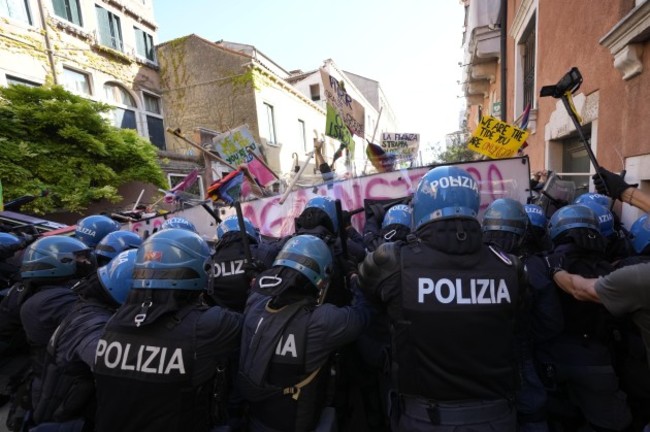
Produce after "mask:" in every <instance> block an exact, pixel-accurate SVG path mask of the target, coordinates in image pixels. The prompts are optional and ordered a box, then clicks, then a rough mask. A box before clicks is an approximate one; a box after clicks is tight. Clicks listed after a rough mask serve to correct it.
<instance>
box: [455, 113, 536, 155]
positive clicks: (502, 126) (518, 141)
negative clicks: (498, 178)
mask: <svg viewBox="0 0 650 432" xmlns="http://www.w3.org/2000/svg"><path fill="white" fill-rule="evenodd" d="M526 138H528V131H526V130H524V129H519V128H517V127H515V126H512V125H510V124H508V123H506V122H502V121H501V120H498V119H496V118H494V117H491V116H483V118H482V119H481V122H480V123H479V125H478V127H477V128H476V130H475V131H474V133H473V134H472V136H471V137H470V139H469V142H468V143H467V146H468V147H469V149H470V150H473V151H475V152H477V153H480V154H482V155H485V156H487V157H489V158H492V159H501V158H508V157H512V156H514V155H515V154H516V153H517V150H519V147H521V145H522V144H523V143H524V142H525V141H526Z"/></svg>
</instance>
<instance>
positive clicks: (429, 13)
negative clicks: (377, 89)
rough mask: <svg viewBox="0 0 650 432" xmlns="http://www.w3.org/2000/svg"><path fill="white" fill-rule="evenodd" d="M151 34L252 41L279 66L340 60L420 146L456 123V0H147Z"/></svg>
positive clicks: (440, 138) (459, 103)
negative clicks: (366, 81)
mask: <svg viewBox="0 0 650 432" xmlns="http://www.w3.org/2000/svg"><path fill="white" fill-rule="evenodd" d="M154 13H155V18H156V23H157V24H158V43H162V42H165V41H168V40H170V39H175V38H178V37H182V36H186V35H189V34H191V33H195V34H197V35H198V36H201V37H203V38H205V39H208V40H212V41H217V40H221V39H223V40H225V41H229V42H237V43H244V44H249V45H253V46H255V47H256V48H257V49H258V50H259V51H261V52H262V53H264V54H265V55H266V56H268V57H270V58H271V59H273V61H275V62H276V63H277V64H279V65H280V66H282V67H283V68H284V69H285V70H294V69H302V70H303V71H309V70H314V69H317V68H318V67H320V66H321V65H322V64H323V61H324V60H326V59H329V58H331V59H332V60H334V63H335V64H336V65H338V66H339V68H341V69H343V70H346V71H349V72H353V73H355V74H357V75H361V76H364V77H367V78H370V79H374V80H376V81H378V82H379V85H380V86H381V88H382V89H383V91H384V94H385V95H386V98H387V99H388V103H389V104H390V106H391V108H392V109H393V112H394V113H395V116H396V117H397V121H398V125H399V129H400V130H398V131H392V132H399V133H419V134H420V148H421V149H422V148H423V147H426V146H429V145H431V144H434V143H437V142H444V135H445V134H446V133H450V132H454V131H456V130H458V122H459V114H460V111H461V110H462V108H463V105H464V99H462V98H459V96H461V95H462V91H461V87H460V85H458V83H457V81H459V80H460V79H461V67H459V62H460V61H461V60H462V48H461V44H462V37H463V20H464V8H463V6H462V5H461V4H460V2H459V0H329V1H320V2H313V1H312V2H310V1H305V0H228V1H225V0H184V1H178V0H154Z"/></svg>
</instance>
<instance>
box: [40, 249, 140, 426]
mask: <svg viewBox="0 0 650 432" xmlns="http://www.w3.org/2000/svg"><path fill="white" fill-rule="evenodd" d="M136 254H137V250H135V249H128V250H125V251H123V252H121V253H119V254H118V255H117V256H115V257H114V258H113V259H112V260H111V262H110V263H108V264H107V265H105V266H103V267H100V268H99V269H98V270H97V272H95V273H94V274H92V275H90V276H88V277H87V278H85V279H84V280H82V281H81V282H80V283H79V284H77V285H76V286H75V292H77V293H78V294H79V300H78V301H77V303H75V305H74V306H73V307H72V310H71V311H70V313H69V314H68V315H67V316H66V317H65V318H64V319H63V321H62V322H61V324H59V327H57V330H56V331H55V332H54V335H53V336H52V338H50V341H49V343H48V346H47V355H46V356H45V362H44V368H43V377H42V380H43V387H42V392H41V396H40V398H39V401H38V405H37V406H35V407H34V422H35V423H36V424H37V425H38V426H37V427H36V428H34V429H32V430H33V431H35V432H38V431H40V430H52V429H54V428H55V426H56V427H58V428H61V429H63V428H67V429H66V430H69V431H71V432H72V431H82V430H84V431H91V430H94V423H95V409H96V399H95V383H94V379H93V375H92V368H93V366H94V360H95V351H96V348H97V342H98V341H99V337H100V334H101V332H102V331H103V329H104V326H105V325H106V322H108V320H109V318H110V317H111V316H112V315H113V313H114V312H115V309H117V307H118V306H119V305H121V304H122V303H124V300H125V299H126V296H127V294H128V291H129V290H130V289H131V275H132V273H133V267H134V264H135V256H136ZM57 430H58V429H57Z"/></svg>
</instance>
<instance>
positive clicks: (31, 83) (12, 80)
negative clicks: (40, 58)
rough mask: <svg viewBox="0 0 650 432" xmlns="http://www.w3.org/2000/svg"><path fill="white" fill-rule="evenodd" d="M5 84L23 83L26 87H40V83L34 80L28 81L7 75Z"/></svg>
mask: <svg viewBox="0 0 650 432" xmlns="http://www.w3.org/2000/svg"><path fill="white" fill-rule="evenodd" d="M7 85H24V86H27V87H40V86H41V84H39V83H37V82H34V81H29V80H26V79H22V78H18V77H15V76H11V75H7Z"/></svg>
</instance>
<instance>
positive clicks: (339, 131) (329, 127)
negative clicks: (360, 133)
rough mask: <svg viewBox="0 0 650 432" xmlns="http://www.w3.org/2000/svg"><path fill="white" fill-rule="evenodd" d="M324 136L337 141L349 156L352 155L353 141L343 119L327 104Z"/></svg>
mask: <svg viewBox="0 0 650 432" xmlns="http://www.w3.org/2000/svg"><path fill="white" fill-rule="evenodd" d="M325 135H327V136H329V137H332V138H334V139H337V140H339V141H340V142H341V145H343V146H344V147H347V148H348V149H349V150H350V153H351V154H354V139H352V134H351V133H350V131H349V129H348V128H347V126H346V125H345V124H343V119H342V118H341V116H339V114H338V112H337V111H336V109H335V108H334V107H332V105H330V104H329V102H328V103H327V116H326V124H325Z"/></svg>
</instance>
